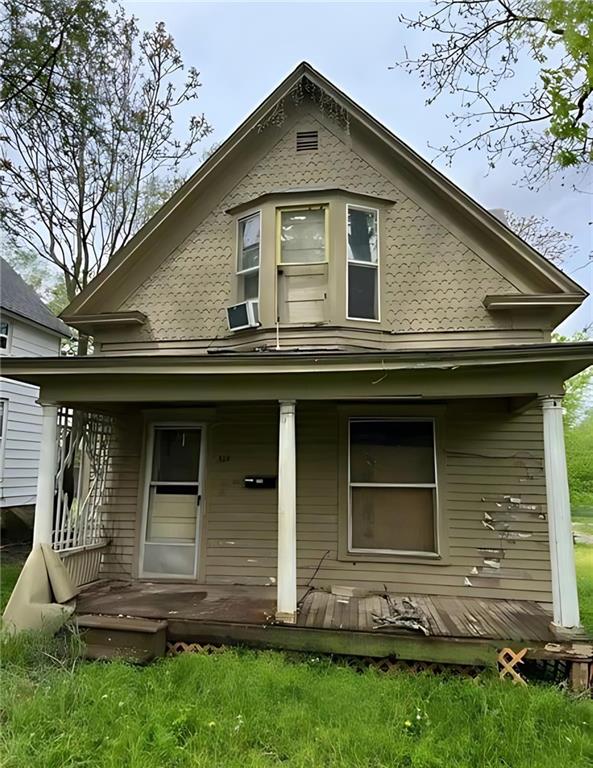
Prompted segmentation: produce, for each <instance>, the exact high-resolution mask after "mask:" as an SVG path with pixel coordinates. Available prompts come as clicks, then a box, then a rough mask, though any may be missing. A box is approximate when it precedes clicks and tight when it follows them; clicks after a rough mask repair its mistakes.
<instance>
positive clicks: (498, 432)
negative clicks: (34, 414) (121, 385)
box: [103, 400, 551, 601]
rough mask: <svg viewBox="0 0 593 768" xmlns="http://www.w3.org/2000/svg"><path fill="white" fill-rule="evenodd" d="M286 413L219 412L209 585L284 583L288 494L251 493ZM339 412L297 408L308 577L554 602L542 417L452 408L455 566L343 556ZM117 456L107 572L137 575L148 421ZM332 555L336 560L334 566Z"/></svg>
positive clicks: (210, 477) (209, 495) (127, 435)
mask: <svg viewBox="0 0 593 768" xmlns="http://www.w3.org/2000/svg"><path fill="white" fill-rule="evenodd" d="M277 409H278V406H277V404H263V405H257V406H249V407H244V406H241V405H232V406H219V407H217V408H216V416H215V417H214V419H213V421H212V423H211V424H209V426H208V459H207V467H206V473H207V478H206V486H205V530H204V532H203V534H204V535H203V541H202V565H203V570H202V573H203V576H204V577H205V579H206V581H207V582H209V583H226V584H272V583H274V580H275V577H276V567H277V563H276V536H277V528H276V499H277V496H276V491H275V490H251V489H246V488H244V487H243V479H244V477H245V476H246V475H250V474H261V475H275V474H276V471H277V468H276V467H277V424H278V415H277ZM339 418H340V416H339V412H338V407H337V406H336V405H335V404H328V403H323V404H321V403H310V404H308V403H302V404H297V539H298V580H299V584H300V585H301V586H304V585H306V584H308V582H309V580H310V579H311V578H312V576H313V573H314V571H315V569H316V568H317V566H318V564H319V563H320V561H321V559H322V558H323V562H322V563H321V566H320V568H319V571H318V573H317V576H316V577H315V580H314V582H313V583H314V584H315V585H316V586H329V585H331V584H351V585H361V586H366V587H368V588H370V589H374V590H381V589H383V587H384V585H387V587H388V588H389V589H393V590H395V591H404V592H410V593H427V594H435V595H439V594H447V595H464V596H481V597H505V598H528V599H537V600H542V601H550V600H551V585H550V570H549V552H548V538H547V522H546V519H545V483H544V471H543V445H542V425H541V414H540V412H539V411H538V410H537V409H535V410H533V411H529V412H526V413H523V414H515V415H511V414H509V413H508V411H507V406H506V402H505V401H503V400H500V401H488V400H473V401H458V402H455V401H453V402H451V403H449V404H448V406H447V407H446V410H445V416H444V417H443V419H444V424H443V426H444V429H443V435H442V439H441V444H440V446H439V449H440V450H441V451H442V452H443V463H444V466H445V473H444V474H445V477H443V478H441V480H442V489H443V493H442V496H444V498H442V499H441V504H442V509H441V513H442V514H444V515H446V519H447V534H446V540H445V542H444V544H445V550H448V551H446V552H445V553H444V557H443V562H441V563H439V562H425V563H423V562H420V563H418V562H352V561H346V560H339V559H338V519H339V518H338V516H339V514H340V510H339V504H338V498H339V483H340V481H339V450H338V433H339ZM118 434H119V439H118V441H117V445H116V449H115V452H114V454H113V469H112V474H111V481H112V482H111V485H110V487H111V488H112V489H113V495H112V498H111V500H110V502H109V504H108V520H109V526H110V530H111V533H112V535H113V537H114V542H113V545H112V546H111V548H110V550H109V552H108V553H107V554H106V555H105V557H104V565H103V573H104V575H106V576H110V577H118V576H120V577H121V576H125V575H131V574H133V572H134V569H133V558H134V542H135V530H136V522H135V521H136V509H137V504H136V499H137V493H138V489H139V487H140V486H139V462H140V453H141V442H142V438H141V435H142V429H141V425H140V422H139V421H138V420H134V419H127V420H126V421H125V422H122V425H121V429H120V430H119V433H118ZM324 556H325V557H324Z"/></svg>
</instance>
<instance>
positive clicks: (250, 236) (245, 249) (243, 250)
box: [237, 213, 260, 272]
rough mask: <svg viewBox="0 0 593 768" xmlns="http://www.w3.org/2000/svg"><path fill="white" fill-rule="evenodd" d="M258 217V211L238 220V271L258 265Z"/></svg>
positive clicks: (255, 267) (254, 267)
mask: <svg viewBox="0 0 593 768" xmlns="http://www.w3.org/2000/svg"><path fill="white" fill-rule="evenodd" d="M259 243H260V217H259V213H254V214H253V216H247V218H245V219H241V220H240V221H239V247H238V252H239V260H238V267H237V271H238V272H243V271H244V270H246V269H257V268H258V267H259V251H260V247H259Z"/></svg>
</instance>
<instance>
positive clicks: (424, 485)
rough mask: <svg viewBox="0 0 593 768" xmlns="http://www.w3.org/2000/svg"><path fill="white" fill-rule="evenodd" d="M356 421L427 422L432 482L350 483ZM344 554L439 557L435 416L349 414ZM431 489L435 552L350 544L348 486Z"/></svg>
mask: <svg viewBox="0 0 593 768" xmlns="http://www.w3.org/2000/svg"><path fill="white" fill-rule="evenodd" d="M356 421H367V422H368V421H376V422H385V421H415V422H419V421H423V422H430V423H431V424H432V460H433V466H434V483H356V482H354V483H353V482H352V480H351V477H350V471H351V464H350V449H351V434H350V428H351V425H352V423H353V422H356ZM347 461H348V554H349V555H350V554H355V555H356V554H368V555H398V556H402V555H403V556H407V557H422V558H427V559H430V558H438V557H440V542H439V530H440V519H439V507H440V505H439V478H438V462H437V446H436V419H435V418H434V417H433V416H386V417H381V416H351V417H350V418H349V419H348V458H347ZM369 487H370V488H433V489H434V518H433V528H434V540H435V542H434V543H435V551H434V552H429V551H424V550H413V549H370V548H366V547H365V548H362V547H353V546H352V488H369Z"/></svg>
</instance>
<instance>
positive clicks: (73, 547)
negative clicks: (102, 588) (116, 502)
mask: <svg viewBox="0 0 593 768" xmlns="http://www.w3.org/2000/svg"><path fill="white" fill-rule="evenodd" d="M112 433H113V417H112V416H111V415H109V414H104V413H96V412H90V411H79V410H73V409H71V408H60V409H59V411H58V431H57V440H56V449H57V452H58V462H57V472H56V487H55V509H54V523H53V532H52V546H53V548H54V550H56V552H58V553H59V555H60V557H61V558H62V560H63V561H64V564H65V566H66V569H67V570H68V572H69V573H70V576H71V578H72V580H73V581H74V583H75V584H76V585H77V586H80V585H82V584H86V583H88V582H90V581H94V580H95V579H97V578H98V575H99V569H100V565H101V554H102V552H103V550H104V549H105V547H106V546H107V544H108V538H107V535H106V531H105V526H104V520H103V514H102V506H103V504H104V500H105V493H106V486H107V475H108V472H109V449H110V445H111V439H112Z"/></svg>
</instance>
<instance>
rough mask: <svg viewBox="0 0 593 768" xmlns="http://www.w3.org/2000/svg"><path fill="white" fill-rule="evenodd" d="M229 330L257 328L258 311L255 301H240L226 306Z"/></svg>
mask: <svg viewBox="0 0 593 768" xmlns="http://www.w3.org/2000/svg"><path fill="white" fill-rule="evenodd" d="M226 318H227V322H228V324H229V331H242V330H243V329H244V328H257V326H258V325H259V312H258V302H257V301H242V302H241V303H240V304H233V306H232V307H227V308H226Z"/></svg>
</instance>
